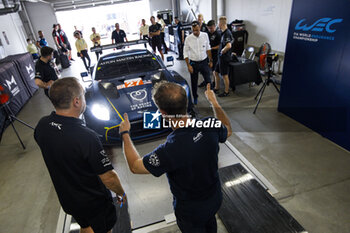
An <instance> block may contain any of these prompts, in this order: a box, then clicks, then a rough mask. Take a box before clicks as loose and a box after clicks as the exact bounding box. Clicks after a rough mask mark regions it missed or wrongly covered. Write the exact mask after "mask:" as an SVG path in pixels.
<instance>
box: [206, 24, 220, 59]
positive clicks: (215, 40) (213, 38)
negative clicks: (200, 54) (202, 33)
mask: <svg viewBox="0 0 350 233" xmlns="http://www.w3.org/2000/svg"><path fill="white" fill-rule="evenodd" d="M208 36H209V42H210V47H211V48H213V47H216V46H218V45H220V43H221V33H220V32H219V30H215V31H214V32H213V33H210V32H209V31H208ZM211 56H212V57H213V59H216V58H217V56H218V49H212V50H211Z"/></svg>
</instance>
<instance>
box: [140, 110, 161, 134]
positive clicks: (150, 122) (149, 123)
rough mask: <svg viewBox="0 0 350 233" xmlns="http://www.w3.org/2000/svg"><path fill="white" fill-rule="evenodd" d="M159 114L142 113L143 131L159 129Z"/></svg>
mask: <svg viewBox="0 0 350 233" xmlns="http://www.w3.org/2000/svg"><path fill="white" fill-rule="evenodd" d="M161 115H162V114H161V113H160V112H159V110H157V112H144V113H143V128H144V129H160V125H161V124H160V123H161Z"/></svg>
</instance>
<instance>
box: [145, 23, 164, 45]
mask: <svg viewBox="0 0 350 233" xmlns="http://www.w3.org/2000/svg"><path fill="white" fill-rule="evenodd" d="M148 30H149V32H150V33H151V32H152V33H155V32H157V31H161V30H162V25H160V24H159V23H156V24H152V25H151V26H149V28H148ZM160 39H161V38H160V35H158V36H152V43H160Z"/></svg>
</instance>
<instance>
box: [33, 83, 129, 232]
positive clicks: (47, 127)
mask: <svg viewBox="0 0 350 233" xmlns="http://www.w3.org/2000/svg"><path fill="white" fill-rule="evenodd" d="M84 92H85V91H84V88H83V87H82V86H81V85H80V84H79V81H78V80H77V79H76V78H62V79H59V80H57V81H55V82H54V83H53V85H52V87H51V89H50V100H51V102H52V104H53V105H54V107H55V110H56V112H52V113H51V114H50V115H49V116H45V117H43V118H42V119H41V120H40V121H39V123H38V125H37V126H36V128H35V132H34V138H35V141H36V142H37V143H38V145H39V147H40V149H41V152H42V155H43V158H44V161H45V164H46V166H47V168H48V170H49V173H50V177H51V180H52V183H53V185H54V187H55V190H56V193H57V196H58V199H59V201H60V203H61V206H62V208H63V210H64V211H65V212H66V213H68V214H70V215H72V216H73V217H74V219H75V220H76V221H77V222H78V224H79V225H80V227H81V230H80V232H81V233H92V232H95V233H107V232H108V233H110V232H111V229H112V228H113V226H114V224H115V222H116V220H117V216H116V209H115V205H114V203H113V199H112V196H111V193H110V191H109V190H111V191H113V192H115V193H116V194H117V195H119V196H117V200H118V203H125V200H126V197H125V193H124V190H123V187H122V185H121V183H120V180H119V178H118V174H117V173H116V172H115V171H114V170H113V166H112V164H111V162H110V160H109V159H108V157H107V156H106V154H105V151H104V150H103V147H102V145H101V142H100V140H99V138H98V135H97V134H96V133H95V132H94V131H92V130H91V129H89V128H87V127H86V126H84V122H83V121H82V120H80V119H79V116H80V115H81V114H82V113H83V112H84V111H85V108H86V103H85V96H84V95H85V93H84ZM107 188H108V189H109V190H108V189H107Z"/></svg>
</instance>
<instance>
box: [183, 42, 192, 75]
mask: <svg viewBox="0 0 350 233" xmlns="http://www.w3.org/2000/svg"><path fill="white" fill-rule="evenodd" d="M188 43H189V42H188V37H187V38H186V40H185V45H184V49H183V51H184V57H185V61H186V64H187V69H188V72H190V74H192V73H193V67H192V66H191V64H190V59H189V58H188V51H189V49H190V48H189V45H188Z"/></svg>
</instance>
